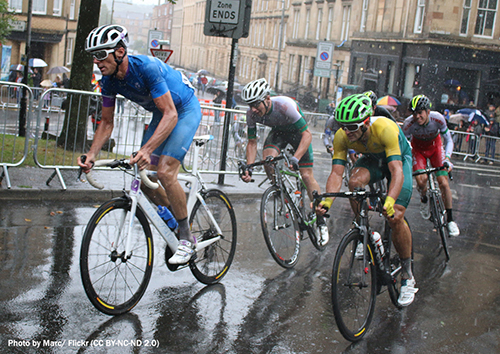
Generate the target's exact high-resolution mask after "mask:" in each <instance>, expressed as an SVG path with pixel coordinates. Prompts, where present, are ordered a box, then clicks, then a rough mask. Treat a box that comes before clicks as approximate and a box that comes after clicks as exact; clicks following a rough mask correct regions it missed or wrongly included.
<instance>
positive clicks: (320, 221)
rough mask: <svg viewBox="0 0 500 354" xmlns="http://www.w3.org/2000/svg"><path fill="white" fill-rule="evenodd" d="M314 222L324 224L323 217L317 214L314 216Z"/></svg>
mask: <svg viewBox="0 0 500 354" xmlns="http://www.w3.org/2000/svg"><path fill="white" fill-rule="evenodd" d="M316 224H318V225H326V222H325V218H324V217H323V216H322V215H318V216H317V218H316Z"/></svg>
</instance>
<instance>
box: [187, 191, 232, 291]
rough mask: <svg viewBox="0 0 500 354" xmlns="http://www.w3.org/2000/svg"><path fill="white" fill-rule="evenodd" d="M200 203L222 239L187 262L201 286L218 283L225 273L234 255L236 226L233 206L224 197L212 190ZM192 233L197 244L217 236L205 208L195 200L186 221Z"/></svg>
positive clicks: (205, 194)
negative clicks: (220, 233) (212, 219)
mask: <svg viewBox="0 0 500 354" xmlns="http://www.w3.org/2000/svg"><path fill="white" fill-rule="evenodd" d="M203 200H204V202H205V204H206V205H207V207H208V209H209V210H210V212H211V213H212V216H213V217H214V219H215V221H216V222H217V225H219V228H220V229H221V231H222V235H221V239H220V240H218V241H216V242H214V243H212V244H211V245H209V246H208V247H205V248H204V249H202V250H201V251H199V252H198V253H197V254H196V257H195V258H194V260H191V261H190V262H189V268H190V269H191V272H192V273H193V275H194V277H195V278H196V279H197V280H198V281H200V282H201V283H203V284H207V285H210V284H215V283H218V282H219V281H220V280H221V279H222V278H223V277H224V276H225V275H226V274H227V271H228V270H229V268H230V267H231V263H232V262H233V259H234V254H235V253H236V237H237V234H238V232H237V225H236V216H235V213H234V209H233V206H232V205H231V202H230V201H229V198H228V197H227V195H226V194H225V193H224V192H222V191H220V190H218V189H211V190H209V191H207V192H205V193H203ZM189 223H190V226H191V234H192V235H193V236H194V237H196V240H197V241H198V242H201V241H206V240H209V239H211V238H214V237H216V236H219V235H218V233H217V230H216V228H215V227H214V225H213V224H212V223H211V221H210V217H209V215H208V213H207V212H206V210H205V207H204V206H203V205H202V203H201V202H200V201H199V200H198V201H197V202H196V204H195V205H194V208H193V211H192V213H191V217H190V220H189Z"/></svg>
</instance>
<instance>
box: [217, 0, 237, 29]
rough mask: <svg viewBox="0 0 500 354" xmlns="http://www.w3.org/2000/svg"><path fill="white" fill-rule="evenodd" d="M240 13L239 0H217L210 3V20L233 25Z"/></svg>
mask: <svg viewBox="0 0 500 354" xmlns="http://www.w3.org/2000/svg"><path fill="white" fill-rule="evenodd" d="M239 13H240V1H239V0H217V1H212V2H211V3H210V19H209V21H210V22H215V23H222V24H229V25H235V24H237V23H238V20H239Z"/></svg>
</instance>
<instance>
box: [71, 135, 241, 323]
mask: <svg viewBox="0 0 500 354" xmlns="http://www.w3.org/2000/svg"><path fill="white" fill-rule="evenodd" d="M212 138H213V137H211V136H200V137H195V138H194V139H193V142H194V150H195V152H194V154H195V157H197V156H198V154H199V149H200V147H201V146H203V144H205V143H206V142H207V141H208V140H210V139H212ZM197 161H198V159H197V158H195V159H194V164H193V169H192V172H191V173H189V174H179V175H178V179H179V180H180V181H184V182H186V186H187V187H188V188H189V195H188V198H187V208H188V215H190V216H189V224H190V227H191V233H192V235H193V236H194V237H195V238H196V240H197V243H196V254H195V256H193V258H192V259H191V260H190V261H189V262H188V263H187V264H184V265H171V264H169V263H168V259H169V258H170V257H171V256H172V255H173V254H174V253H175V251H176V250H177V246H178V239H177V237H176V235H175V233H174V231H172V230H171V229H170V228H169V227H168V226H167V224H166V222H165V221H164V220H163V219H162V218H161V217H160V216H159V215H158V213H157V210H156V208H155V206H154V205H153V204H152V203H151V202H150V201H149V200H148V199H147V197H146V196H145V195H144V194H143V193H142V192H141V190H140V186H141V184H142V183H144V184H145V185H146V186H147V187H149V188H152V189H155V188H158V184H157V183H154V182H152V181H151V180H150V179H149V178H148V173H147V172H146V171H145V170H143V171H139V170H138V168H137V165H133V166H130V164H129V161H128V160H125V159H123V160H98V161H96V162H95V166H109V167H112V168H120V169H121V170H123V171H124V172H125V173H128V174H131V175H132V176H133V179H132V182H131V185H130V191H125V190H124V191H123V194H124V195H123V196H122V197H119V198H115V199H112V200H110V201H108V202H106V203H104V204H102V205H101V206H100V207H99V208H98V209H97V211H96V212H95V213H94V214H93V216H92V217H91V219H90V221H89V223H88V225H87V227H86V229H85V232H84V235H83V240H82V246H81V251H80V273H81V277H82V282H83V286H84V289H85V292H86V294H87V296H88V298H89V299H90V301H91V302H92V304H93V305H94V306H95V307H96V308H97V309H98V310H99V311H101V312H103V313H105V314H108V315H119V314H123V313H126V312H128V311H130V310H131V309H132V308H133V307H134V306H135V305H136V304H137V303H138V302H139V300H140V299H141V298H142V296H143V295H144V292H145V291H146V288H147V286H148V283H149V279H150V278H151V272H152V270H153V255H154V252H153V234H152V232H151V227H150V223H151V224H153V226H154V227H155V228H156V229H157V231H158V233H159V234H160V236H161V237H162V238H163V239H164V240H165V242H166V247H165V262H166V265H167V267H168V268H169V269H170V270H171V271H176V270H178V269H183V268H185V267H189V268H190V270H191V272H192V273H193V275H194V277H195V278H196V279H197V280H198V281H200V282H202V283H204V284H214V283H217V282H219V281H220V280H221V279H222V278H223V277H224V276H225V275H226V274H227V271H228V270H229V267H230V266H231V263H232V261H233V258H234V254H235V251H236V236H237V230H236V217H235V213H234V210H233V207H232V205H231V202H230V201H229V198H228V196H227V195H226V194H225V193H224V192H222V191H220V190H218V189H206V187H205V184H204V182H203V180H202V179H201V176H200V174H199V173H198V167H197ZM130 170H132V171H133V172H132V173H130V172H129V171H130ZM151 174H154V173H151ZM87 179H88V181H89V183H90V184H92V185H93V186H95V187H96V188H101V189H102V188H103V186H102V185H100V184H99V183H98V182H97V181H96V180H95V179H94V178H93V177H92V174H91V173H89V174H88V175H87Z"/></svg>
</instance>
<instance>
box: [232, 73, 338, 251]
mask: <svg viewBox="0 0 500 354" xmlns="http://www.w3.org/2000/svg"><path fill="white" fill-rule="evenodd" d="M270 91H271V87H270V86H269V84H268V83H267V81H266V79H263V78H262V79H257V80H254V81H251V82H249V83H248V84H247V85H245V87H244V88H243V90H242V92H241V98H242V99H243V100H244V101H245V102H246V103H247V104H248V105H249V106H250V108H249V109H248V111H247V115H246V117H247V128H248V145H247V164H252V163H253V162H255V158H256V155H257V123H259V124H263V125H266V126H268V127H271V131H270V132H269V135H268V136H267V138H266V140H265V142H264V150H263V152H262V157H263V158H264V159H265V158H266V157H268V156H278V155H279V153H280V152H281V150H282V149H284V148H285V147H286V146H287V144H290V145H291V146H293V148H294V150H295V153H294V155H293V156H292V157H291V158H290V162H291V166H290V168H291V169H292V170H295V171H300V175H301V176H302V179H303V180H304V183H305V185H306V188H307V192H308V195H309V198H310V199H311V200H312V191H314V190H317V191H318V192H319V191H320V188H319V184H318V182H317V181H316V179H315V178H314V175H313V161H314V158H313V150H312V145H311V142H312V134H311V131H310V130H309V127H308V125H307V122H306V120H305V119H304V116H303V114H302V111H301V110H300V107H299V105H298V103H297V102H296V101H295V100H293V99H292V98H290V97H286V96H274V97H271V96H270V95H269V93H270ZM266 172H267V173H268V176H269V175H270V171H269V170H268V169H266ZM251 173H252V171H248V170H247V171H246V172H245V174H244V175H243V176H242V177H241V179H242V180H243V181H245V182H249V181H250V180H251ZM317 224H318V228H319V231H320V235H321V244H322V245H326V243H327V242H328V239H329V235H328V228H327V226H326V223H325V221H324V218H323V216H318V219H317Z"/></svg>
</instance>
